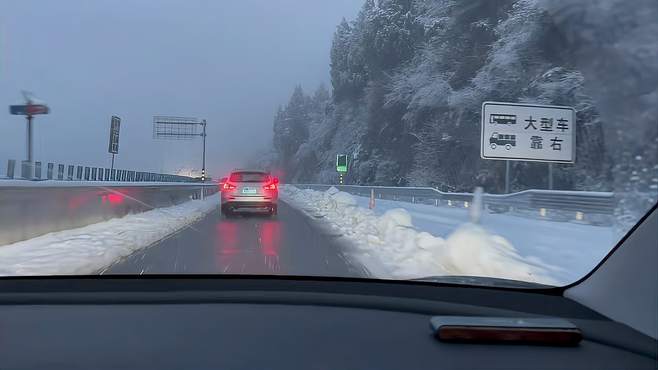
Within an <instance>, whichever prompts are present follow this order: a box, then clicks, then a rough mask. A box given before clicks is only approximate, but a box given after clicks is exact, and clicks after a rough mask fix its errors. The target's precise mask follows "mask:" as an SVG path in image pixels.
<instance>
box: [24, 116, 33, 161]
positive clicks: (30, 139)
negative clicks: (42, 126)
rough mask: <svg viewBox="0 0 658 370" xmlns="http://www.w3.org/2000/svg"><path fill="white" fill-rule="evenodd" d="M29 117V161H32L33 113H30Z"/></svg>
mask: <svg viewBox="0 0 658 370" xmlns="http://www.w3.org/2000/svg"><path fill="white" fill-rule="evenodd" d="M25 118H27V161H28V162H29V163H30V165H31V163H32V159H33V158H32V154H33V152H32V115H30V114H28V115H27V116H25Z"/></svg>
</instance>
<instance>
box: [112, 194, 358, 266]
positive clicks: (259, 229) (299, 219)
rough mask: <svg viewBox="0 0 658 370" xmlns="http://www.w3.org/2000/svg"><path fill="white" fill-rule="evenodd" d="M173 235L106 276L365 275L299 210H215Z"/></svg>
mask: <svg viewBox="0 0 658 370" xmlns="http://www.w3.org/2000/svg"><path fill="white" fill-rule="evenodd" d="M192 226H193V227H191V228H188V229H185V230H182V231H181V232H179V233H177V234H175V235H172V236H171V237H169V238H167V239H165V240H163V241H161V242H159V243H157V244H155V245H153V246H151V247H149V248H146V249H143V250H141V251H138V252H136V253H134V254H132V255H131V256H128V257H127V258H125V259H123V260H122V261H119V262H117V263H116V264H114V265H113V266H111V267H110V268H108V269H107V270H105V271H104V272H103V273H104V274H140V273H146V274H149V273H150V274H154V273H157V274H177V273H186V274H258V275H276V274H287V275H323V276H364V275H367V271H366V270H365V269H363V267H361V266H360V265H359V264H356V263H355V262H354V261H352V260H351V259H350V258H347V257H346V255H345V254H344V253H343V249H344V247H343V246H342V245H340V243H338V242H337V239H336V238H335V237H331V236H327V235H325V234H323V233H322V232H320V231H319V229H318V228H317V227H314V226H313V225H312V224H311V223H310V221H309V220H308V219H307V218H306V216H304V215H303V214H301V213H300V212H298V211H296V210H294V209H292V208H290V207H289V206H287V205H285V204H280V205H279V214H278V216H276V217H274V218H272V217H269V216H260V215H245V216H238V217H234V218H229V219H226V218H223V217H222V216H221V215H220V214H219V212H213V213H211V214H209V215H208V216H207V217H205V218H204V219H203V220H201V221H199V222H197V223H196V224H194V225H192Z"/></svg>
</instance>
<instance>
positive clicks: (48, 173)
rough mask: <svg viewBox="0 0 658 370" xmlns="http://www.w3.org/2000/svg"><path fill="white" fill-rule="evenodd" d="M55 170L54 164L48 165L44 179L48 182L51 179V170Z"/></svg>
mask: <svg viewBox="0 0 658 370" xmlns="http://www.w3.org/2000/svg"><path fill="white" fill-rule="evenodd" d="M54 169H55V164H54V163H50V162H49V163H48V167H47V168H46V178H47V179H48V180H52V179H53V170H54Z"/></svg>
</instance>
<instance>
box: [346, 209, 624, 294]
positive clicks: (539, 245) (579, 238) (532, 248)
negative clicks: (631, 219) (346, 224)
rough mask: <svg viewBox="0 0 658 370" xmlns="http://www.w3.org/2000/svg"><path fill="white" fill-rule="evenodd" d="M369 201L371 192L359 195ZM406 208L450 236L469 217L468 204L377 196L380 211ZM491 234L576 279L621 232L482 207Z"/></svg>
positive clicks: (557, 274) (558, 274)
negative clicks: (445, 204)
mask: <svg viewBox="0 0 658 370" xmlns="http://www.w3.org/2000/svg"><path fill="white" fill-rule="evenodd" d="M354 198H355V199H356V201H357V205H359V206H361V207H367V206H368V201H369V198H367V197H354ZM396 208H403V209H405V210H406V211H407V212H409V214H410V215H411V219H412V221H413V224H414V227H416V228H417V229H418V230H422V231H427V232H429V233H430V234H432V235H437V236H441V237H447V236H448V235H451V233H452V232H454V231H455V230H457V229H458V228H459V227H460V226H461V225H464V224H465V223H468V222H469V210H467V209H464V208H452V207H435V206H431V205H425V204H412V203H407V202H398V201H392V200H381V199H377V200H376V203H375V209H374V211H375V213H376V214H378V215H382V214H384V213H385V212H386V211H388V210H391V209H396ZM479 225H480V226H481V227H482V228H483V229H484V230H486V231H487V232H489V233H490V234H495V235H499V236H500V237H503V238H504V239H505V240H507V241H508V242H509V243H510V244H511V245H513V246H514V248H515V249H516V250H517V252H518V253H519V254H520V255H521V256H522V257H523V258H524V259H525V260H527V261H531V262H533V263H536V264H539V265H541V266H542V267H543V268H544V269H545V270H546V271H547V272H548V273H549V275H550V276H551V277H552V278H553V279H554V280H555V281H557V282H558V283H559V284H562V285H566V284H569V283H572V282H574V281H576V280H578V279H580V278H581V277H583V276H584V275H586V274H587V273H588V272H590V271H591V270H592V269H593V268H594V267H596V265H597V264H598V263H599V261H601V260H602V259H603V258H604V257H605V256H606V255H607V254H608V252H610V250H611V249H612V248H613V247H614V246H615V244H616V243H617V242H618V241H619V240H620V239H621V238H622V236H623V235H622V234H621V231H620V230H618V229H616V228H614V227H612V226H592V225H587V224H583V223H571V222H558V221H550V220H548V219H536V218H528V217H522V216H514V215H509V214H503V213H500V214H490V213H486V212H482V216H481V219H480V224H479Z"/></svg>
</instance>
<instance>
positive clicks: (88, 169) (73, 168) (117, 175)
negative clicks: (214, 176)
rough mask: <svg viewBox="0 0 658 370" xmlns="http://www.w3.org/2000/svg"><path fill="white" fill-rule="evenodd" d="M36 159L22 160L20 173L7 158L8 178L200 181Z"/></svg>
mask: <svg viewBox="0 0 658 370" xmlns="http://www.w3.org/2000/svg"><path fill="white" fill-rule="evenodd" d="M43 170H44V166H43V163H42V162H40V161H36V162H34V163H33V164H31V163H30V162H28V161H21V163H20V174H18V173H16V160H14V159H9V160H7V172H6V175H5V176H6V178H8V179H15V178H20V179H26V180H58V181H121V182H146V181H150V182H198V179H196V178H194V177H188V176H179V175H171V174H163V173H154V172H144V171H134V170H125V169H110V168H104V167H92V166H81V165H72V164H69V165H65V164H56V163H53V162H48V163H47V164H46V166H45V171H43Z"/></svg>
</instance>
